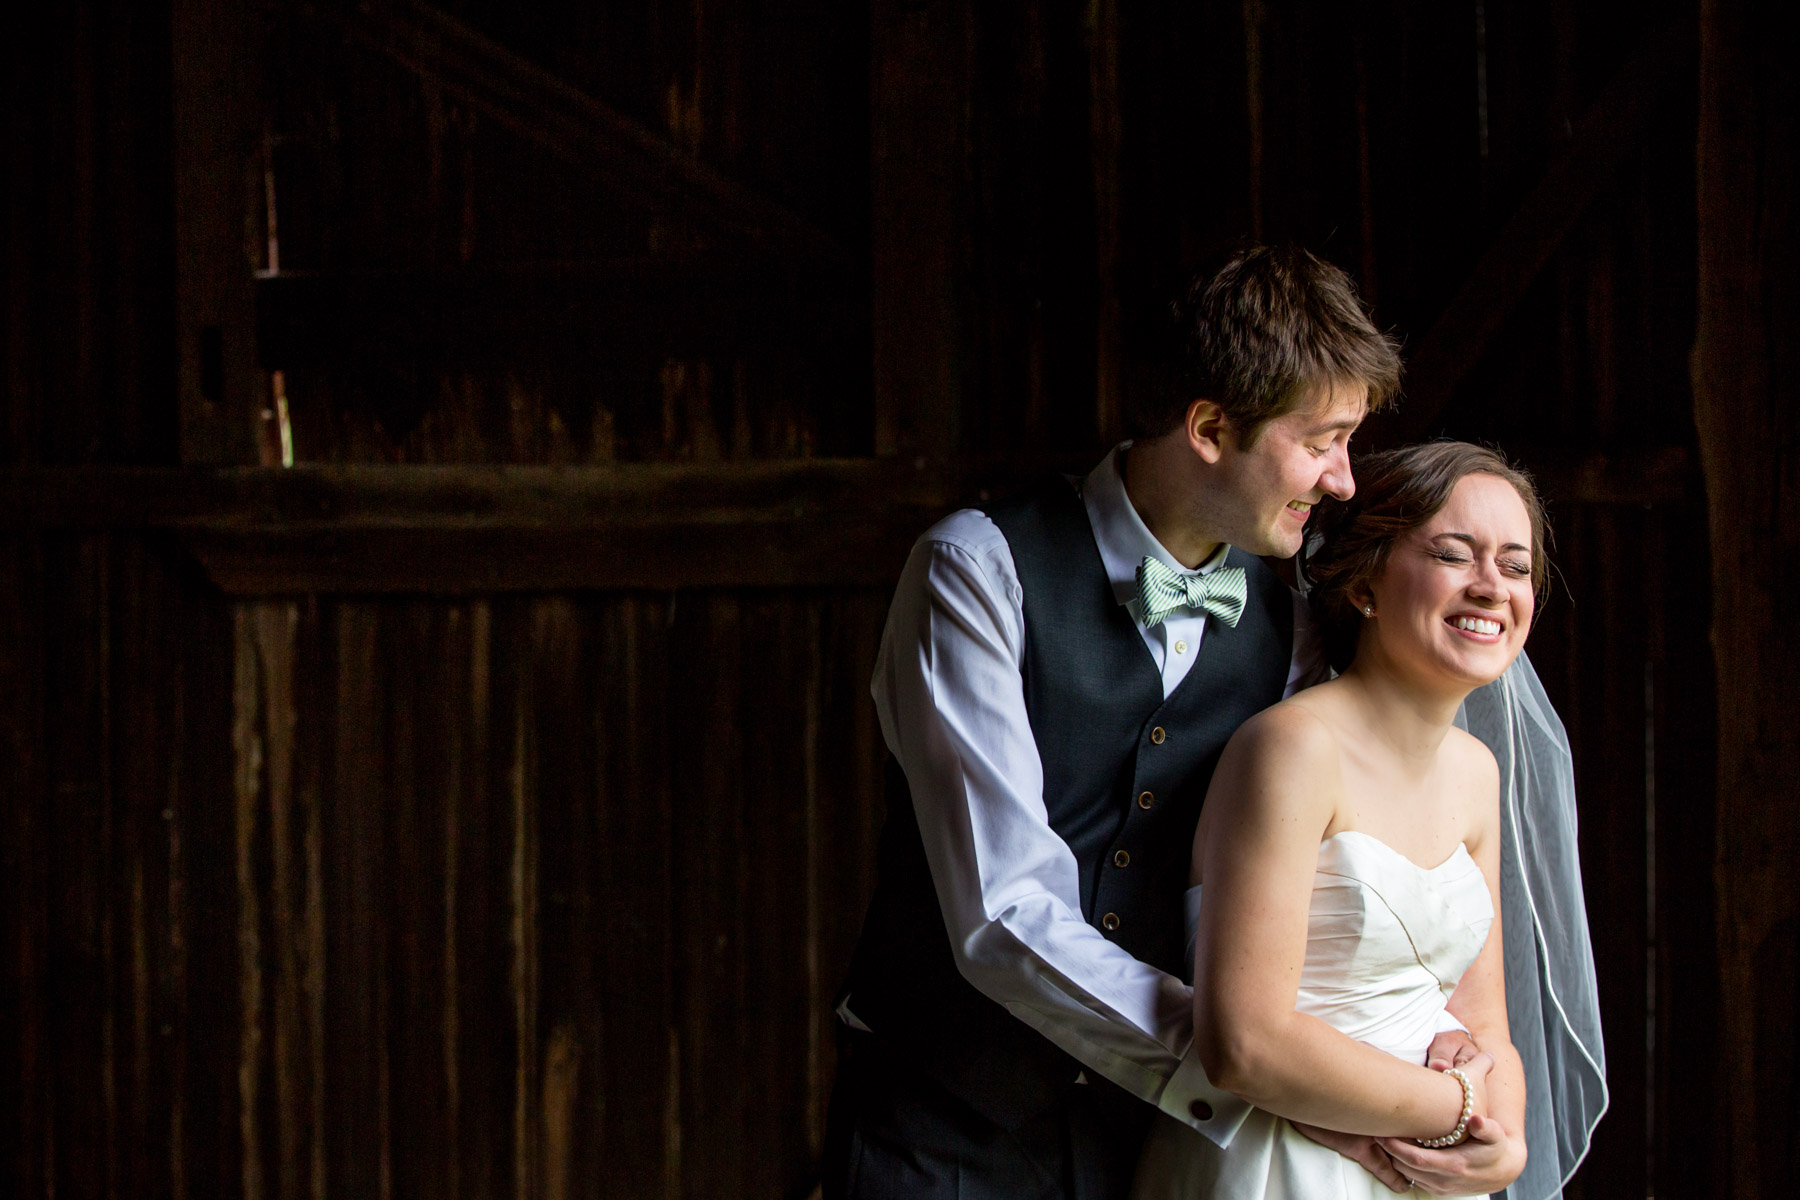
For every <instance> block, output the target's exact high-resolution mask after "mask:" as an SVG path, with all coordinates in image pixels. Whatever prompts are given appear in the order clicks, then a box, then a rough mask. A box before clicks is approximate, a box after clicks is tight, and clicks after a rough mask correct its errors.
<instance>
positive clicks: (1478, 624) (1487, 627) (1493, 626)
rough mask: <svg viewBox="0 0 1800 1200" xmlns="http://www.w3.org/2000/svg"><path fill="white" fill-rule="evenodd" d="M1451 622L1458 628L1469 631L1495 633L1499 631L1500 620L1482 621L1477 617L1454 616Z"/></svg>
mask: <svg viewBox="0 0 1800 1200" xmlns="http://www.w3.org/2000/svg"><path fill="white" fill-rule="evenodd" d="M1451 624H1453V625H1455V626H1456V627H1457V628H1458V629H1466V630H1468V631H1469V632H1470V633H1487V634H1496V633H1499V632H1500V622H1498V621H1483V620H1481V619H1480V618H1479V617H1456V618H1453V619H1452V621H1451Z"/></svg>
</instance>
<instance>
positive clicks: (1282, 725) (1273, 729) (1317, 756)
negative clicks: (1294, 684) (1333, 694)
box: [1228, 689, 1339, 771]
mask: <svg viewBox="0 0 1800 1200" xmlns="http://www.w3.org/2000/svg"><path fill="white" fill-rule="evenodd" d="M1314 690H1316V689H1314ZM1228 752H1231V753H1234V754H1235V755H1236V756H1238V757H1240V758H1241V759H1246V760H1249V762H1253V763H1255V764H1257V765H1259V766H1263V767H1265V768H1275V769H1278V770H1284V771H1286V770H1300V771H1312V770H1316V769H1320V768H1327V767H1328V768H1330V769H1331V770H1333V771H1335V770H1336V769H1337V765H1338V754H1339V741H1338V734H1337V730H1336V727H1335V722H1333V721H1332V720H1331V712H1330V708H1329V706H1324V707H1321V705H1320V703H1319V698H1318V697H1315V696H1313V695H1312V694H1311V693H1310V692H1307V693H1302V694H1301V695H1299V696H1295V697H1293V698H1291V699H1288V700H1283V701H1282V702H1281V703H1280V704H1277V705H1275V706H1274V707H1273V708H1266V709H1264V710H1263V711H1262V712H1259V713H1257V714H1256V715H1255V716H1254V717H1251V718H1250V719H1249V720H1248V721H1246V722H1244V724H1243V725H1241V726H1240V727H1239V728H1238V731H1237V733H1236V735H1235V736H1233V737H1232V739H1231V744H1230V746H1229V747H1228Z"/></svg>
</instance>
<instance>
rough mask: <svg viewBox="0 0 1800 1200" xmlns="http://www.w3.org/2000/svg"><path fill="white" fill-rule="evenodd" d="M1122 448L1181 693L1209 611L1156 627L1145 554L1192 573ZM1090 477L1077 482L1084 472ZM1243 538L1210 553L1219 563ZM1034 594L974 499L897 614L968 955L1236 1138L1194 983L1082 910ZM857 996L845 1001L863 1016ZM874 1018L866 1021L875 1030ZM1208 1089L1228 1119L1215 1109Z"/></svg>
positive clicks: (1084, 1055)
mask: <svg viewBox="0 0 1800 1200" xmlns="http://www.w3.org/2000/svg"><path fill="white" fill-rule="evenodd" d="M1129 445H1130V443H1125V444H1123V445H1121V446H1119V447H1118V448H1116V449H1114V450H1113V451H1112V453H1110V454H1108V455H1107V456H1106V458H1105V459H1104V460H1103V461H1102V462H1101V463H1100V465H1099V466H1097V467H1095V468H1094V470H1093V471H1092V472H1091V473H1090V474H1089V475H1088V476H1087V478H1086V480H1084V481H1082V482H1081V484H1080V490H1081V496H1082V501H1083V503H1084V504H1085V506H1086V508H1087V513H1088V520H1089V522H1090V523H1091V524H1092V526H1093V531H1094V540H1095V542H1096V544H1097V545H1098V547H1099V550H1100V557H1101V559H1102V561H1103V562H1104V564H1105V567H1106V573H1107V577H1108V578H1109V579H1110V580H1111V581H1112V585H1113V594H1114V596H1115V597H1116V598H1117V600H1118V602H1119V604H1121V605H1122V606H1124V607H1126V609H1127V611H1128V612H1130V613H1131V614H1132V616H1133V619H1134V620H1135V621H1136V622H1137V624H1138V629H1139V632H1140V633H1141V634H1142V635H1143V639H1144V647H1145V651H1146V653H1148V654H1149V655H1150V658H1151V660H1152V661H1153V662H1154V664H1155V665H1156V667H1157V669H1158V671H1159V672H1160V673H1161V675H1162V681H1163V695H1164V696H1165V697H1166V696H1167V695H1169V694H1170V693H1171V692H1173V691H1174V690H1175V688H1176V687H1177V686H1178V685H1179V684H1180V683H1181V681H1182V680H1183V679H1185V678H1186V677H1187V673H1188V670H1189V668H1190V667H1191V666H1192V665H1193V662H1194V658H1195V655H1196V654H1197V653H1198V651H1199V649H1200V645H1201V642H1202V641H1203V640H1204V638H1205V636H1206V624H1207V621H1208V619H1209V618H1207V617H1206V616H1205V615H1204V614H1198V613H1192V612H1188V611H1185V610H1184V611H1182V612H1179V613H1177V614H1174V615H1172V616H1170V617H1169V618H1168V619H1166V620H1164V621H1163V622H1162V623H1161V624H1159V625H1157V626H1155V627H1152V628H1148V629H1146V628H1145V627H1144V625H1143V622H1142V620H1141V619H1140V617H1141V614H1140V613H1139V612H1138V611H1137V607H1138V606H1137V567H1138V563H1139V562H1140V561H1142V560H1143V558H1144V557H1145V556H1151V557H1155V558H1158V559H1161V560H1162V561H1163V562H1164V563H1166V564H1168V566H1170V567H1171V568H1172V569H1174V570H1177V571H1181V572H1184V573H1186V572H1188V568H1186V567H1184V566H1182V564H1180V563H1179V562H1177V561H1176V560H1175V559H1174V557H1173V556H1172V555H1170V554H1169V552H1168V551H1167V550H1166V549H1165V548H1164V547H1163V546H1162V544H1161V543H1160V542H1158V541H1157V540H1156V538H1155V537H1154V536H1153V535H1152V534H1151V533H1150V530H1149V529H1148V528H1147V527H1146V526H1145V524H1144V522H1143V519H1142V518H1141V517H1139V516H1138V513H1137V510H1136V509H1135V508H1133V507H1132V504H1131V501H1130V499H1129V498H1128V497H1127V495H1126V493H1125V486H1124V481H1123V479H1122V477H1121V475H1120V472H1119V466H1120V462H1121V461H1122V458H1123V456H1124V454H1125V453H1126V451H1127V449H1128V447H1129ZM1071 485H1072V486H1073V481H1071ZM1225 554H1226V548H1225V547H1220V549H1219V552H1218V553H1217V554H1215V555H1213V556H1212V557H1211V558H1210V559H1209V560H1208V561H1207V562H1205V563H1203V564H1202V565H1201V566H1200V568H1199V571H1200V572H1206V571H1210V570H1213V569H1215V568H1216V567H1217V566H1218V565H1219V563H1221V562H1223V561H1224V558H1225ZM1023 600H1024V593H1023V589H1022V588H1021V586H1020V583H1019V577H1018V571H1017V569H1016V568H1015V566H1014V564H1013V557H1012V551H1011V550H1010V548H1009V547H1008V546H1007V544H1006V539H1005V537H1003V536H1002V535H1001V533H1000V530H999V528H998V527H997V526H996V525H995V524H994V523H993V521H991V520H990V519H989V518H988V517H987V515H986V514H985V513H982V512H979V511H976V510H974V509H964V510H962V511H960V512H956V513H952V514H951V515H950V516H948V517H946V518H944V519H943V520H942V521H940V522H938V524H936V525H934V526H933V527H932V528H931V529H930V530H928V531H927V532H926V533H925V535H924V536H923V537H921V538H920V539H919V541H918V543H917V544H916V545H915V546H914V547H913V551H912V556H911V557H910V559H908V561H907V564H906V569H905V571H904V573H903V574H902V575H901V578H900V584H899V586H898V588H897V589H896V590H895V593H894V601H893V605H892V607H891V608H890V609H889V610H888V621H887V628H886V630H885V631H884V632H883V634H882V639H881V650H880V653H879V655H878V657H877V659H876V666H875V675H874V679H873V681H872V683H871V685H870V691H871V693H872V694H873V696H874V699H875V708H876V711H877V713H878V714H879V716H880V719H881V732H882V736H883V737H884V738H885V739H886V741H887V746H888V749H889V751H891V752H892V753H893V755H894V757H895V758H896V759H897V760H898V761H899V763H900V765H901V767H902V768H903V769H904V770H905V772H906V778H907V782H908V785H909V786H910V788H911V792H912V802H913V806H914V809H915V810H916V811H917V813H918V819H919V825H920V831H921V833H922V835H923V837H924V843H925V855H926V858H927V860H928V861H929V863H930V865H931V875H932V879H933V881H934V883H935V885H936V888H937V895H938V902H939V904H940V905H941V906H942V908H943V914H944V924H945V927H946V929H947V931H948V933H949V936H950V945H951V950H952V952H953V953H954V955H955V957H956V963H957V967H958V968H959V969H960V970H961V972H962V974H963V976H964V977H965V978H966V979H968V980H969V982H970V983H971V984H973V985H974V986H975V987H976V988H977V989H978V990H980V991H981V992H982V993H983V994H984V995H986V996H988V997H989V998H991V999H993V1000H994V1001H996V1002H997V1003H999V1004H1001V1005H1003V1006H1005V1008H1006V1009H1007V1010H1008V1011H1009V1012H1011V1013H1012V1014H1013V1015H1014V1016H1016V1017H1018V1018H1019V1019H1020V1020H1022V1021H1024V1022H1026V1023H1027V1024H1029V1025H1030V1026H1031V1027H1032V1028H1034V1029H1036V1030H1037V1031H1038V1032H1039V1033H1041V1034H1043V1035H1044V1036H1045V1037H1047V1038H1049V1039H1050V1040H1051V1041H1052V1042H1054V1043H1056V1045H1058V1046H1060V1047H1061V1048H1062V1049H1063V1050H1065V1051H1067V1052H1068V1053H1069V1054H1070V1055H1072V1056H1073V1057H1074V1058H1076V1059H1077V1060H1079V1061H1080V1062H1081V1063H1082V1064H1083V1065H1084V1066H1085V1067H1086V1068H1087V1069H1089V1070H1093V1071H1098V1072H1099V1073H1100V1074H1101V1075H1104V1076H1105V1077H1106V1078H1108V1079H1110V1080H1112V1081H1113V1082H1114V1083H1116V1084H1118V1085H1119V1086H1120V1087H1122V1088H1124V1089H1125V1090H1126V1091H1128V1092H1131V1093H1132V1094H1134V1095H1137V1096H1140V1097H1142V1098H1143V1099H1144V1100H1146V1101H1148V1102H1150V1103H1152V1104H1156V1105H1158V1106H1159V1107H1160V1108H1162V1109H1163V1111H1165V1112H1167V1113H1169V1114H1170V1115H1172V1116H1174V1117H1176V1118H1177V1119H1179V1120H1181V1121H1184V1122H1186V1123H1188V1124H1190V1125H1193V1126H1194V1127H1195V1128H1197V1129H1199V1130H1200V1131H1201V1132H1202V1133H1204V1134H1205V1135H1206V1136H1207V1137H1209V1138H1211V1139H1212V1140H1213V1141H1215V1142H1217V1143H1218V1144H1219V1145H1221V1146H1222V1145H1225V1144H1226V1143H1227V1142H1229V1141H1230V1139H1231V1136H1232V1134H1234V1133H1235V1132H1236V1130H1237V1128H1238V1126H1239V1125H1240V1124H1242V1121H1243V1115H1244V1114H1245V1113H1246V1112H1247V1111H1248V1106H1247V1105H1245V1103H1244V1102H1243V1101H1242V1100H1240V1099H1238V1098H1237V1097H1236V1096H1233V1095H1231V1094H1230V1093H1228V1092H1224V1091H1222V1090H1220V1089H1218V1088H1215V1087H1213V1086H1212V1085H1211V1083H1209V1082H1208V1080H1207V1079H1206V1074H1205V1071H1204V1070H1203V1069H1202V1068H1201V1066H1200V1064H1199V1061H1198V1060H1197V1059H1196V1058H1195V1056H1194V1053H1193V991H1192V989H1191V988H1189V987H1188V986H1187V985H1186V984H1185V983H1183V982H1182V981H1181V980H1180V979H1178V978H1176V977H1175V976H1172V975H1166V974H1164V973H1163V972H1161V971H1159V970H1157V969H1155V968H1154V967H1151V966H1148V965H1146V964H1145V963H1142V962H1140V961H1138V960H1137V959H1136V958H1133V957H1132V956H1131V955H1130V954H1128V953H1126V952H1125V951H1124V950H1122V949H1121V948H1119V947H1118V946H1117V945H1115V944H1113V943H1112V942H1111V941H1109V940H1107V938H1106V937H1105V936H1104V935H1103V934H1102V933H1101V932H1100V930H1098V929H1096V928H1095V927H1094V926H1092V925H1090V924H1089V923H1088V922H1087V921H1086V920H1084V919H1083V917H1082V915H1081V901H1080V892H1079V886H1078V880H1079V871H1078V868H1077V866H1076V861H1075V855H1074V853H1073V852H1072V851H1071V850H1070V849H1069V846H1068V843H1066V842H1064V841H1063V839H1062V838H1061V837H1059V836H1058V835H1057V834H1056V832H1055V831H1054V830H1053V829H1052V828H1051V827H1050V822H1049V817H1048V815H1047V813H1046V810H1045V807H1044V795H1043V789H1044V775H1043V765H1042V762H1041V760H1040V759H1039V756H1038V749H1037V743H1036V741H1035V740H1034V739H1033V738H1032V733H1031V722H1030V718H1029V717H1028V715H1027V713H1026V709H1025V689H1024V679H1023V674H1022V668H1023V664H1024V661H1025V618H1024V611H1023ZM1294 613H1295V621H1294V648H1293V655H1292V658H1291V661H1290V663H1289V670H1288V684H1287V691H1288V693H1292V692H1293V691H1294V690H1296V689H1297V688H1298V687H1300V686H1303V685H1304V684H1306V683H1311V682H1313V681H1314V680H1315V678H1317V677H1320V676H1321V675H1322V672H1323V669H1324V664H1323V658H1324V656H1323V653H1322V647H1321V644H1320V639H1319V636H1318V632H1317V628H1316V626H1315V625H1314V624H1313V622H1312V620H1311V617H1310V614H1309V613H1308V612H1307V611H1306V608H1305V605H1304V602H1303V601H1301V600H1300V598H1299V597H1298V596H1296V597H1295V598H1294ZM855 1004H856V997H855V996H854V995H852V996H849V997H847V998H846V1003H845V1006H844V1008H843V1009H842V1010H841V1011H842V1015H843V1016H844V1018H845V1019H846V1020H848V1021H851V1022H852V1023H853V1024H857V1025H859V1026H860V1025H861V1022H859V1021H856V1019H855V1017H854V1014H853V1011H852V1010H853V1009H854V1008H855ZM864 1028H866V1026H864ZM1196 1101H1204V1102H1205V1104H1206V1105H1209V1106H1210V1108H1211V1111H1212V1113H1213V1116H1212V1118H1211V1119H1210V1120H1206V1121H1201V1120H1198V1119H1196V1117H1195V1116H1194V1115H1193V1113H1194V1110H1195V1109H1199V1110H1200V1111H1205V1109H1204V1108H1201V1107H1200V1106H1199V1105H1197V1104H1195V1102H1196Z"/></svg>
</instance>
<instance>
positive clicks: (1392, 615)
mask: <svg viewBox="0 0 1800 1200" xmlns="http://www.w3.org/2000/svg"><path fill="white" fill-rule="evenodd" d="M1531 542H1532V538H1531V518H1530V516H1529V515H1528V514H1527V513H1526V510H1525V502H1524V501H1523V500H1521V499H1520V498H1519V493H1518V492H1517V491H1515V490H1514V489H1513V486H1512V484H1510V483H1508V482H1507V481H1506V480H1504V479H1501V478H1500V477H1499V476H1497V475H1465V476H1464V477H1463V478H1462V479H1460V480H1459V481H1457V484H1456V487H1455V489H1454V490H1453V491H1452V492H1451V493H1450V498H1449V500H1448V501H1446V502H1445V504H1444V507H1443V508H1442V509H1440V510H1439V511H1438V513H1437V515H1436V516H1434V517H1432V518H1431V520H1429V521H1427V522H1425V524H1423V525H1422V526H1420V527H1419V528H1417V529H1414V530H1412V531H1411V532H1410V533H1407V534H1405V535H1404V536H1402V537H1401V538H1400V539H1399V540H1398V541H1397V542H1395V543H1394V546H1393V548H1392V550H1391V551H1390V552H1389V555H1388V559H1387V563H1386V566H1385V567H1384V568H1383V570H1382V572H1381V574H1380V575H1379V576H1378V577H1377V578H1376V579H1375V581H1374V582H1373V583H1372V584H1371V585H1370V592H1371V596H1370V598H1369V600H1368V601H1366V603H1368V604H1369V605H1370V606H1371V607H1372V608H1373V609H1374V616H1373V618H1372V620H1371V623H1370V626H1369V627H1367V628H1365V629H1364V631H1363V642H1362V645H1363V646H1364V647H1367V645H1368V642H1369V640H1370V634H1374V635H1375V640H1376V641H1377V642H1378V643H1379V647H1380V654H1381V656H1382V657H1384V658H1387V659H1389V660H1391V661H1393V662H1394V664H1395V665H1396V666H1400V667H1402V668H1403V669H1407V670H1408V671H1409V673H1410V672H1415V671H1416V672H1422V673H1424V674H1425V675H1426V676H1428V677H1432V678H1438V679H1443V680H1445V681H1446V682H1454V684H1455V685H1457V686H1459V687H1479V686H1481V685H1482V684H1485V683H1489V682H1492V681H1493V680H1495V679H1497V678H1499V677H1500V675H1501V674H1502V673H1504V672H1505V670H1506V668H1507V667H1508V666H1510V665H1511V663H1512V660H1513V659H1514V658H1516V657H1518V653H1519V651H1520V650H1521V649H1522V648H1524V645H1525V635H1526V633H1527V632H1529V631H1530V629H1531V615H1532V610H1533V608H1534V607H1535V603H1536V598H1535V595H1534V593H1533V589H1532V576H1531V566H1532V562H1531V555H1532V546H1531Z"/></svg>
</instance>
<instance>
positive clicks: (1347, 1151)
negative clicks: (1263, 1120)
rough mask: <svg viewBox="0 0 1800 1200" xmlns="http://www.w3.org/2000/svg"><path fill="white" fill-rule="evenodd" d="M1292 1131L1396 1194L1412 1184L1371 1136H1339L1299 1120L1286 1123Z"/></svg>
mask: <svg viewBox="0 0 1800 1200" xmlns="http://www.w3.org/2000/svg"><path fill="white" fill-rule="evenodd" d="M1288 1124H1290V1125H1292V1126H1293V1127H1294V1128H1295V1129H1297V1130H1299V1131H1300V1132H1301V1133H1302V1134H1304V1135H1305V1136H1306V1137H1309V1138H1311V1139H1312V1140H1313V1141H1315V1142H1317V1143H1319V1145H1321V1146H1323V1147H1325V1148H1326V1149H1327V1150H1336V1151H1337V1152H1338V1153H1339V1154H1341V1155H1343V1156H1344V1157H1345V1158H1347V1159H1349V1160H1350V1161H1351V1162H1353V1163H1356V1164H1358V1165H1359V1166H1361V1167H1362V1168H1363V1170H1365V1171H1367V1172H1368V1173H1369V1174H1371V1175H1373V1176H1374V1177H1375V1178H1377V1179H1379V1180H1381V1182H1382V1183H1384V1184H1386V1185H1387V1186H1388V1188H1389V1189H1391V1190H1393V1191H1396V1192H1404V1191H1408V1190H1409V1189H1410V1188H1411V1187H1412V1185H1411V1184H1410V1183H1408V1182H1407V1180H1406V1177H1405V1176H1404V1175H1402V1174H1401V1173H1400V1169H1399V1168H1398V1167H1396V1166H1395V1165H1394V1160H1393V1159H1392V1158H1390V1157H1388V1152H1387V1151H1386V1150H1384V1149H1382V1147H1381V1145H1380V1144H1379V1143H1378V1142H1377V1141H1376V1140H1375V1139H1374V1138H1372V1137H1365V1136H1364V1135H1362V1134H1359V1133H1339V1132H1338V1131H1337V1130H1335V1129H1320V1128H1319V1127H1318V1126H1317V1125H1303V1124H1301V1123H1300V1122H1299V1121H1289V1122H1288Z"/></svg>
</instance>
